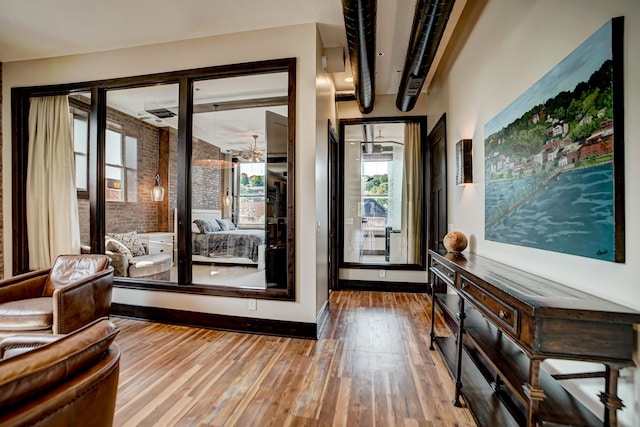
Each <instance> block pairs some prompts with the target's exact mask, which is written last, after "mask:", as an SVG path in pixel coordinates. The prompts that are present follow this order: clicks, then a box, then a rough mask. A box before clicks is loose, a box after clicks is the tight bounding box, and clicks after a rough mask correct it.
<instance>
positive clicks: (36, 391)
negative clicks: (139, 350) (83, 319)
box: [0, 319, 120, 427]
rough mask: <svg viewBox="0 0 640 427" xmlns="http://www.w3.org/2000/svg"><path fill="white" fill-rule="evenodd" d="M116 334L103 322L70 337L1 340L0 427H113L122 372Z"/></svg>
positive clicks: (97, 322) (112, 327)
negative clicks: (120, 372)
mask: <svg viewBox="0 0 640 427" xmlns="http://www.w3.org/2000/svg"><path fill="white" fill-rule="evenodd" d="M117 333H118V329H117V328H116V326H115V325H114V324H113V323H111V322H110V321H109V320H107V319H99V320H97V321H95V322H93V323H91V324H89V325H87V326H85V327H84V328H81V329H79V330H77V331H75V332H73V333H71V334H69V335H66V336H54V335H49V336H48V337H42V336H38V335H31V336H13V337H7V338H5V339H4V340H2V342H1V343H0V348H1V349H2V355H3V357H4V359H3V360H0V427H3V426H13V427H15V426H95V427H101V426H105V427H106V426H111V425H112V424H113V418H114V413H115V405H116V394H117V390H118V375H119V369H120V349H119V348H118V345H117V344H116V343H115V342H114V339H115V337H116V335H117ZM34 347H37V348H35V349H33V348H34ZM12 354H13V356H12Z"/></svg>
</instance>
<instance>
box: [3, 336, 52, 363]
mask: <svg viewBox="0 0 640 427" xmlns="http://www.w3.org/2000/svg"><path fill="white" fill-rule="evenodd" d="M61 336H62V335H51V334H42V335H39V334H33V335H14V336H10V337H6V338H4V339H3V340H2V341H0V360H1V359H8V358H10V357H13V356H17V355H19V354H22V353H26V352H27V351H30V350H34V349H36V348H38V347H42V346H43V345H47V344H51V343H52V342H55V341H57V340H59V339H60V337H61Z"/></svg>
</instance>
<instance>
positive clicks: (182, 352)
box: [112, 291, 476, 427]
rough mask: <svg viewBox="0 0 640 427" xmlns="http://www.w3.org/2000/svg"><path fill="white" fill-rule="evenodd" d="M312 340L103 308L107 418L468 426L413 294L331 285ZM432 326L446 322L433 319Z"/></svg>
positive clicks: (133, 422) (426, 309)
mask: <svg viewBox="0 0 640 427" xmlns="http://www.w3.org/2000/svg"><path fill="white" fill-rule="evenodd" d="M330 307H331V314H330V315H329V319H328V321H327V324H326V325H325V328H324V330H323V332H322V336H321V337H320V339H318V340H317V341H313V340H303V339H292V338H280V337H271V336H262V335H251V334H240V333H231V332H221V331H215V330H208V329H197V328H189V327H183V326H173V325H163V324H158V323H152V322H142V321H137V320H129V319H121V318H116V317H112V320H113V321H114V322H115V323H116V324H117V325H118V327H119V328H120V330H121V332H120V334H119V335H118V337H117V339H116V341H117V343H118V344H119V345H120V348H121V351H122V358H121V364H120V384H119V388H118V398H117V404H116V417H115V422H114V425H116V426H199V427H205V426H278V427H279V426H407V427H414V426H475V425H476V424H475V423H474V421H473V418H472V417H471V414H470V412H469V411H468V410H467V409H464V408H455V407H453V406H452V404H451V399H452V397H453V384H452V381H451V378H450V377H449V374H448V372H447V370H446V368H445V366H444V364H443V362H442V360H441V359H440V356H439V355H438V353H437V352H435V351H429V349H428V343H429V318H430V313H431V309H430V301H429V298H428V297H427V296H426V295H424V294H410V293H379V292H358V291H339V292H333V293H332V295H331V302H330ZM437 320H438V322H437V324H438V328H439V331H438V333H439V334H441V335H446V334H448V333H449V331H448V329H447V327H446V326H445V325H444V323H443V322H442V321H441V319H440V318H438V319H437Z"/></svg>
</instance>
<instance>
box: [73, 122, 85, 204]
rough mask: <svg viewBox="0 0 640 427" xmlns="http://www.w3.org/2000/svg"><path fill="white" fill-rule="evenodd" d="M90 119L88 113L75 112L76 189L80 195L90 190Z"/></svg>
mask: <svg viewBox="0 0 640 427" xmlns="http://www.w3.org/2000/svg"><path fill="white" fill-rule="evenodd" d="M88 126H89V121H88V120H87V117H86V115H85V116H81V115H79V114H78V113H76V112H74V113H73V151H74V153H75V167H76V190H77V191H78V195H81V194H82V193H84V194H85V195H86V194H87V191H88V190H89V182H88V181H89V179H88V177H89V171H88V167H87V166H88V155H89V132H88V129H89V127H88Z"/></svg>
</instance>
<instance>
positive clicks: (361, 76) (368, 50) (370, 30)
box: [342, 0, 377, 114]
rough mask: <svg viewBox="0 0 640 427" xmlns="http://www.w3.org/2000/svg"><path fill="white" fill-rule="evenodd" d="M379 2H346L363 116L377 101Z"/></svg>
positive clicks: (358, 96)
mask: <svg viewBox="0 0 640 427" xmlns="http://www.w3.org/2000/svg"><path fill="white" fill-rule="evenodd" d="M376 9H377V3H376V0H342V11H343V14H344V26H345V30H346V32H347V45H348V46H349V58H350V59H351V69H352V71H353V84H354V86H355V95H356V102H357V103H358V108H359V109H360V111H361V112H362V113H363V114H368V113H370V112H371V111H373V102H374V100H375V73H376V70H375V59H376V52H375V50H376Z"/></svg>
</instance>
